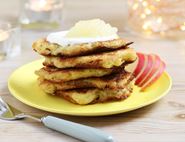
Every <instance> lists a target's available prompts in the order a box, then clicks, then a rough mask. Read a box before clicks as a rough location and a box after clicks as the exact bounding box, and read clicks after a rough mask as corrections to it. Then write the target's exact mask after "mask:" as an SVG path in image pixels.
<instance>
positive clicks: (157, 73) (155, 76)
mask: <svg viewBox="0 0 185 142" xmlns="http://www.w3.org/2000/svg"><path fill="white" fill-rule="evenodd" d="M165 67H166V65H165V63H164V62H163V61H161V62H160V66H159V68H158V70H157V71H156V72H155V73H154V75H153V76H152V77H151V78H150V79H148V80H147V81H146V82H145V83H144V84H143V85H142V87H141V90H144V89H145V88H146V87H148V86H150V85H151V84H153V83H154V82H155V81H156V80H157V79H159V78H160V76H161V75H162V74H163V72H164V70H165Z"/></svg>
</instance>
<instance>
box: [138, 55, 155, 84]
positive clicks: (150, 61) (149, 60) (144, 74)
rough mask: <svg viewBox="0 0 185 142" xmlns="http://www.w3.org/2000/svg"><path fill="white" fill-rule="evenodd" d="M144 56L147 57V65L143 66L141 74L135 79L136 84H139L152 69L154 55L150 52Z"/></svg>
mask: <svg viewBox="0 0 185 142" xmlns="http://www.w3.org/2000/svg"><path fill="white" fill-rule="evenodd" d="M146 56H147V58H148V60H147V65H146V67H145V68H144V71H143V72H142V74H141V75H140V76H139V77H138V78H137V79H136V84H139V83H140V82H142V80H144V79H145V78H146V77H147V76H148V74H149V73H150V72H151V70H152V67H153V64H154V57H153V56H152V55H151V54H149V55H146Z"/></svg>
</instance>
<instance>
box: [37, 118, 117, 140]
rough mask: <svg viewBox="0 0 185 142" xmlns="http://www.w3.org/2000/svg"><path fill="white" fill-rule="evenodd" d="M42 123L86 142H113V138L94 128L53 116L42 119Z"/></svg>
mask: <svg viewBox="0 0 185 142" xmlns="http://www.w3.org/2000/svg"><path fill="white" fill-rule="evenodd" d="M41 120H42V123H43V124H44V125H45V126H46V127H48V128H50V129H53V130H56V131H59V132H61V133H64V134H66V135H69V136H72V137H74V138H77V139H79V140H83V141H86V142H113V141H114V140H113V138H112V136H110V135H108V134H106V133H104V132H103V131H101V130H98V129H96V128H93V127H89V126H85V125H82V124H78V123H74V122H71V121H67V120H64V119H60V118H57V117H53V116H46V117H42V118H41Z"/></svg>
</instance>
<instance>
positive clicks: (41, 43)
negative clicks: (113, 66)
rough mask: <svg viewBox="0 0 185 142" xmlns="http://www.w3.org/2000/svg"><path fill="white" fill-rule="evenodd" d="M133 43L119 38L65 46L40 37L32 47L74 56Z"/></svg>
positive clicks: (46, 52)
mask: <svg viewBox="0 0 185 142" xmlns="http://www.w3.org/2000/svg"><path fill="white" fill-rule="evenodd" d="M132 43H133V42H126V41H125V40H124V39H121V38H119V39H114V40H109V41H98V42H94V43H83V44H75V45H68V46H65V47H63V46H61V45H58V44H56V43H49V42H48V41H47V40H46V39H39V40H37V41H35V42H34V43H33V45H32V48H33V50H34V51H36V52H38V53H39V54H41V55H44V56H51V55H52V56H61V57H74V56H82V55H89V54H95V53H101V52H104V51H112V50H116V49H119V48H127V47H128V46H129V45H130V44H132Z"/></svg>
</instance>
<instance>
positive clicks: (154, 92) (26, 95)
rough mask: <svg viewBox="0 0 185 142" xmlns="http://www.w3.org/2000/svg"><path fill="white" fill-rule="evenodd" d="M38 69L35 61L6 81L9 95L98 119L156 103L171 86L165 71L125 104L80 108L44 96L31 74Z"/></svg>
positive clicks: (135, 93)
mask: <svg viewBox="0 0 185 142" xmlns="http://www.w3.org/2000/svg"><path fill="white" fill-rule="evenodd" d="M41 67H42V60H38V61H34V62H32V63H29V64H27V65H24V66H22V67H20V68H19V69H17V70H16V71H15V72H14V73H13V74H12V75H11V76H10V78H9V81H8V88H9V90H10V92H11V94H12V95H13V96H14V97H16V98H17V99H18V100H20V101H21V102H23V103H25V104H27V105H29V106H32V107H35V108H38V109H42V110H45V111H49V112H55V113H60V114H67V115H76V116H101V115H111V114H118V113H123V112H128V111H131V110H135V109H138V108H141V107H144V106H146V105H149V104H151V103H154V102H156V101H157V100H159V99H160V98H162V97H163V96H165V95H166V94H167V92H168V91H169V90H170V88H171V85H172V81H171V78H170V76H169V75H168V74H167V73H166V72H165V73H163V75H162V76H161V77H160V78H159V79H158V80H157V81H156V82H155V83H154V84H153V85H151V86H150V87H148V88H147V89H146V90H145V91H144V92H140V91H139V88H138V87H135V88H134V91H133V93H132V94H131V96H130V97H129V98H128V99H126V100H124V101H118V102H108V103H99V104H92V105H86V106H80V105H75V104H72V103H70V102H68V101H66V100H64V99H62V98H60V97H57V96H51V95H48V94H45V93H44V92H43V91H42V90H41V89H40V88H39V86H38V84H37V76H36V75H35V74H34V71H35V70H38V69H39V68H41Z"/></svg>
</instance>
